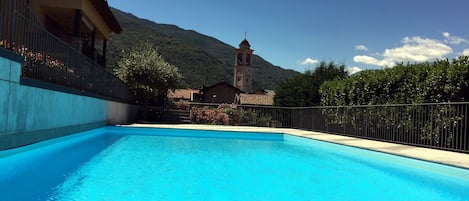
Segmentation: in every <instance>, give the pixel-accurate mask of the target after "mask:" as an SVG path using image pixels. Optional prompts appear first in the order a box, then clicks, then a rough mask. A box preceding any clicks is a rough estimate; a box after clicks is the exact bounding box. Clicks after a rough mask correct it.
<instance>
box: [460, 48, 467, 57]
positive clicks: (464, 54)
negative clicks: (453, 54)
mask: <svg viewBox="0 0 469 201" xmlns="http://www.w3.org/2000/svg"><path fill="white" fill-rule="evenodd" d="M461 56H469V49H465V50H463V51H462V54H461Z"/></svg>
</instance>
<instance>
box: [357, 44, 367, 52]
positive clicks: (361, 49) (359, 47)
mask: <svg viewBox="0 0 469 201" xmlns="http://www.w3.org/2000/svg"><path fill="white" fill-rule="evenodd" d="M355 50H359V51H368V48H367V47H366V46H364V45H357V46H355Z"/></svg>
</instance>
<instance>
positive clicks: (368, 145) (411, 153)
mask: <svg viewBox="0 0 469 201" xmlns="http://www.w3.org/2000/svg"><path fill="white" fill-rule="evenodd" d="M128 126H130V127H147V128H178V129H197V130H220V131H242V132H269V133H284V134H289V135H294V136H300V137H306V138H311V139H315V140H321V141H326V142H332V143H336V144H342V145H348V146H353V147H358V148H363V149H369V150H374V151H380V152H384V153H389V154H395V155H399V156H405V157H409V158H415V159H420V160H425V161H431V162H435V163H440V164H445V165H451V166H456V167H461V168H466V169H469V154H465V153H459V152H452V151H444V150H438V149H430V148H422V147H416V146H410V145H403V144H396V143H389V142H381V141H375V140H367V139H361V138H354V137H347V136H341V135H334V134H327V133H320V132H313V131H305V130H300V129H291V128H269V127H250V126H220V125H200V124H132V125H128Z"/></svg>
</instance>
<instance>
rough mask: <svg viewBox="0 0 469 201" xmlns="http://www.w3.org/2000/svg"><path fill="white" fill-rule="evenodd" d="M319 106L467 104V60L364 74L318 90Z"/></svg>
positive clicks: (330, 82) (405, 66) (468, 61)
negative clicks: (464, 102)
mask: <svg viewBox="0 0 469 201" xmlns="http://www.w3.org/2000/svg"><path fill="white" fill-rule="evenodd" d="M320 94H321V105H324V106H335V105H342V106H343V105H379V104H412V103H438V102H461V101H469V57H468V56H461V57H459V58H458V59H454V60H452V61H449V60H440V61H435V62H427V63H419V64H403V63H401V64H398V65H396V66H395V67H393V68H387V69H384V70H367V71H363V72H361V73H359V74H358V75H355V76H352V77H349V78H347V79H344V80H338V81H327V82H325V83H323V84H322V85H321V87H320Z"/></svg>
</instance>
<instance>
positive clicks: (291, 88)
mask: <svg viewBox="0 0 469 201" xmlns="http://www.w3.org/2000/svg"><path fill="white" fill-rule="evenodd" d="M346 77H347V73H346V72H345V67H344V65H337V64H334V63H333V62H329V63H326V62H324V61H323V62H321V63H320V64H319V65H318V66H317V67H316V69H315V70H314V71H310V70H308V71H306V72H305V73H304V74H300V75H296V76H293V77H291V78H288V79H286V80H285V81H283V82H281V83H280V85H279V87H278V88H277V90H276V91H275V97H274V102H275V105H277V106H283V107H307V106H315V105H319V103H320V100H321V96H320V94H319V88H320V86H321V85H322V83H323V82H325V81H330V80H340V79H344V78H346Z"/></svg>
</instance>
